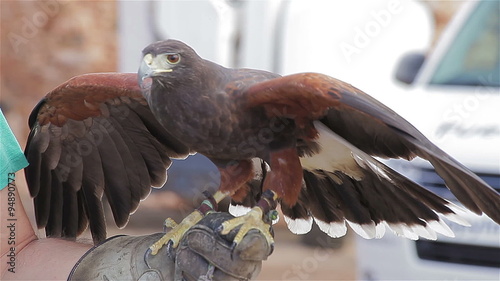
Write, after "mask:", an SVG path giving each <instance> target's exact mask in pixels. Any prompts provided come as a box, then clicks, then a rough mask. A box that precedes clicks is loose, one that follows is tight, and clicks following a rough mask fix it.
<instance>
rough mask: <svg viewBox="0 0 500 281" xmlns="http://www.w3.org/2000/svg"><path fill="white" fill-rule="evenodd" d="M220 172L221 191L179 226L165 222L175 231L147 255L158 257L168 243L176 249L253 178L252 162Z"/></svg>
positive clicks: (168, 221)
mask: <svg viewBox="0 0 500 281" xmlns="http://www.w3.org/2000/svg"><path fill="white" fill-rule="evenodd" d="M214 162H216V161H214ZM216 163H217V162H216ZM219 171H220V174H221V183H220V187H219V191H217V192H216V193H215V194H214V196H213V198H209V199H207V200H205V201H203V203H202V204H201V206H200V207H199V208H198V209H196V210H194V211H193V212H192V213H191V214H189V215H188V216H187V217H185V218H184V219H183V220H182V222H181V223H179V224H176V223H175V222H174V221H173V220H172V219H167V220H165V226H167V227H169V226H173V229H172V230H170V231H169V232H167V233H166V234H165V235H164V236H163V237H162V238H161V239H160V240H158V241H157V242H155V243H154V244H153V245H151V247H149V250H148V253H147V254H149V253H151V254H152V255H156V254H157V253H158V251H159V250H160V249H161V248H162V247H163V245H165V244H167V243H172V244H171V246H172V247H173V248H176V247H177V246H178V245H179V242H180V241H181V239H182V237H183V236H184V234H185V233H186V232H187V231H188V230H189V229H190V228H191V227H192V226H193V225H195V224H196V223H198V222H199V221H200V220H201V219H202V218H203V217H204V215H205V214H206V213H207V212H209V211H212V210H215V208H216V206H215V205H216V204H217V203H219V202H220V201H221V200H222V199H224V198H225V197H227V196H232V195H233V194H234V193H235V192H236V191H237V190H238V189H240V188H241V187H242V186H244V185H245V183H246V182H247V181H249V180H250V179H251V178H252V177H253V168H252V162H251V161H249V160H242V161H237V162H232V163H230V164H227V165H224V166H222V167H219Z"/></svg>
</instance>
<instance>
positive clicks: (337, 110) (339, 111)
mask: <svg viewBox="0 0 500 281" xmlns="http://www.w3.org/2000/svg"><path fill="white" fill-rule="evenodd" d="M244 98H245V99H246V100H245V103H246V104H247V106H248V107H249V108H255V107H263V108H264V109H265V111H266V113H267V115H268V116H270V117H280V118H290V119H293V120H294V121H295V123H296V125H297V127H298V128H299V132H301V133H300V134H299V135H298V143H299V144H301V146H304V147H306V149H305V152H304V153H303V155H302V158H301V163H302V166H303V168H304V181H305V184H306V188H305V189H303V190H302V193H301V195H300V197H299V202H298V204H296V205H295V206H284V212H285V214H286V215H288V216H289V217H290V218H291V219H292V221H291V223H292V224H293V225H295V226H297V227H298V228H302V229H305V231H307V229H308V228H310V224H311V223H312V220H313V219H312V217H311V215H312V216H313V217H314V218H315V219H316V221H317V222H318V224H319V226H320V228H322V230H323V231H325V232H327V233H329V234H330V235H331V236H340V235H343V234H344V233H345V230H346V227H345V223H344V220H347V222H349V224H350V225H351V226H353V228H354V229H355V230H357V232H358V233H359V234H361V235H362V236H365V237H375V236H381V235H380V234H383V228H380V227H379V226H380V225H381V223H382V222H385V223H387V224H389V225H390V226H391V228H392V229H393V230H394V231H395V232H397V233H398V234H403V235H405V236H409V237H410V238H413V237H414V235H413V234H411V232H413V233H417V234H419V235H421V236H427V237H430V238H433V236H435V233H433V232H431V231H430V230H429V228H434V230H436V231H438V232H442V233H444V234H450V233H449V231H448V230H449V229H446V228H447V227H446V228H443V224H442V223H441V221H440V219H439V216H438V215H437V214H438V213H440V214H444V215H448V216H449V217H450V218H452V219H456V217H454V212H453V210H452V207H451V205H452V204H451V203H450V202H448V201H446V200H444V199H442V198H440V197H438V196H436V195H434V194H433V193H431V192H429V191H427V190H426V189H424V188H423V187H421V186H419V185H418V184H416V183H414V182H412V181H410V180H408V179H407V178H405V177H404V176H402V175H400V174H398V173H397V172H395V171H393V170H392V169H390V168H389V167H387V166H385V165H384V164H382V163H381V162H379V161H377V160H376V159H375V158H373V156H377V157H382V158H403V159H407V160H410V159H413V158H414V157H416V156H418V157H421V158H423V159H426V160H428V161H429V162H430V163H431V164H432V165H433V166H434V168H435V170H436V172H437V173H438V174H439V175H440V176H441V177H442V178H443V179H444V181H445V183H446V186H447V187H448V188H449V189H450V190H451V191H452V192H453V194H454V195H455V196H456V197H457V199H458V200H459V201H460V202H461V203H462V204H463V205H464V206H466V207H467V208H468V209H470V210H472V211H473V212H475V213H477V214H481V213H482V212H484V213H486V214H487V215H488V216H489V217H491V218H492V219H493V220H494V221H496V222H497V223H500V196H499V194H498V193H497V192H496V191H495V190H494V189H493V188H491V187H490V186H488V185H487V184H486V183H485V182H484V181H483V180H482V179H480V178H479V177H478V176H477V175H475V174H474V173H473V172H471V171H470V170H468V169H467V168H466V167H464V166H463V165H462V164H460V163H459V162H458V161H456V160H455V159H453V158H452V157H451V156H449V155H448V154H446V153H445V152H443V151H442V150H441V149H439V148H438V147H437V146H435V145H434V144H433V143H431V142H430V141H429V140H428V139H427V138H426V137H425V136H424V135H423V134H422V133H420V132H419V131H418V130H417V129H416V128H415V127H413V126H412V125H411V124H410V123H408V122H407V121H406V120H405V119H403V118H402V117H401V116H399V115H398V114H396V113H395V112H394V111H392V110H391V109H389V108H388V107H386V106H385V105H383V104H382V103H380V102H378V101H377V100H375V99H374V98H372V97H371V96H369V95H367V94H365V93H363V92H362V91H360V90H359V89H357V88H355V87H353V86H351V85H349V84H347V83H345V82H342V81H340V80H337V79H334V78H331V77H328V76H325V75H321V74H315V73H302V74H295V75H290V76H284V77H281V78H276V79H272V80H268V81H265V82H261V83H258V84H255V85H253V86H252V87H250V88H249V89H248V90H247V91H246V93H245V96H244ZM307 147H309V149H307ZM299 148H300V146H299ZM436 222H437V223H438V224H439V225H440V226H438V224H436ZM359 226H361V227H359ZM429 226H430V227H429ZM301 231H303V230H301V229H297V230H296V232H301ZM417 237H418V236H417Z"/></svg>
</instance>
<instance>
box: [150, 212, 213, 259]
mask: <svg viewBox="0 0 500 281" xmlns="http://www.w3.org/2000/svg"><path fill="white" fill-rule="evenodd" d="M202 218H203V215H202V214H201V213H200V212H199V211H198V210H195V211H194V212H192V213H191V214H189V216H187V217H186V218H184V219H183V220H182V222H181V223H179V224H177V223H176V222H174V220H172V219H166V220H165V222H164V225H166V226H172V225H174V228H173V229H172V230H170V231H169V232H167V233H165V235H163V237H161V238H160V240H158V241H156V242H155V243H154V244H153V245H151V246H150V247H149V249H150V250H151V255H153V256H154V255H156V254H158V251H159V250H160V249H161V248H162V247H163V246H164V245H166V244H167V243H169V242H171V243H172V245H171V247H172V248H177V246H178V245H179V242H180V241H181V239H182V237H183V236H184V234H185V233H186V232H187V231H188V230H189V229H190V228H191V227H192V226H193V225H195V224H196V223H198V222H199V221H200V220H201V219H202Z"/></svg>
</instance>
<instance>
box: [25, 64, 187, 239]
mask: <svg viewBox="0 0 500 281" xmlns="http://www.w3.org/2000/svg"><path fill="white" fill-rule="evenodd" d="M136 84H137V78H136V75H135V74H112V73H108V74H103V73H101V74H88V75H82V76H78V77H75V78H73V79H71V80H69V81H67V82H65V83H64V84H62V85H61V86H59V87H57V88H56V89H54V90H53V91H52V92H50V93H49V94H47V96H46V97H45V98H44V99H43V100H42V101H41V102H40V103H39V104H38V105H37V106H36V107H35V109H34V110H33V112H32V113H31V115H30V118H29V122H30V128H31V132H30V136H29V138H28V142H27V145H26V149H25V154H26V157H27V159H28V161H29V162H30V165H29V166H28V167H27V168H26V169H25V174H26V180H27V183H28V187H29V189H30V194H31V195H32V196H33V197H34V202H35V213H36V218H37V225H38V227H40V228H43V227H45V228H46V233H47V235H49V236H55V237H59V236H62V237H75V236H77V235H79V234H80V233H81V232H82V231H83V230H84V229H85V228H86V227H87V225H90V230H91V233H92V236H93V239H94V242H96V243H97V242H99V241H102V240H103V239H105V238H106V224H105V219H104V211H103V205H102V196H103V195H104V194H106V197H107V199H108V202H109V204H110V206H111V209H112V212H113V217H114V219H115V222H116V224H117V225H118V226H120V227H122V226H124V225H125V224H126V223H127V221H128V218H129V215H130V214H131V213H132V212H134V211H135V210H136V208H137V206H138V204H139V202H140V200H141V199H144V198H145V197H146V196H147V195H148V194H149V192H150V190H151V186H152V185H154V186H161V185H162V184H163V183H164V182H165V180H166V168H168V167H169V166H170V164H171V159H170V158H171V157H175V158H181V157H186V156H187V155H188V154H189V153H190V152H191V151H190V149H189V148H188V147H186V146H185V145H184V144H182V143H181V142H179V141H178V140H177V139H175V138H173V136H172V135H171V134H170V133H169V132H167V131H166V130H165V129H164V128H163V126H162V125H161V124H159V123H158V121H157V120H156V119H155V118H154V116H153V114H152V112H151V111H150V109H149V107H148V105H147V102H146V101H145V99H144V98H143V96H142V94H141V92H140V89H139V87H138V86H137V85H136Z"/></svg>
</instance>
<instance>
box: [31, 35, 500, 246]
mask: <svg viewBox="0 0 500 281" xmlns="http://www.w3.org/2000/svg"><path fill="white" fill-rule="evenodd" d="M143 55H144V58H143V62H142V65H141V68H140V71H139V82H140V86H141V88H142V89H141V90H142V94H143V95H144V98H143V97H142V96H141V95H140V91H141V90H140V89H139V88H138V85H136V84H137V83H136V82H134V81H133V80H134V79H136V78H135V77H134V75H132V74H94V75H87V76H80V77H77V78H74V79H73V80H70V81H68V82H66V83H65V84H63V85H61V86H60V87H58V88H56V89H55V90H54V91H52V92H51V93H49V94H48V95H47V96H46V98H45V99H44V100H43V101H42V103H41V104H40V105H39V106H38V107H37V108H36V109H35V110H34V112H33V113H32V116H31V117H30V126H31V128H32V132H31V134H30V139H29V141H28V144H27V149H26V155H27V157H28V159H29V160H30V163H31V165H30V166H29V167H28V168H27V170H26V175H27V180H28V184H29V186H30V191H31V194H32V196H34V197H35V206H36V211H37V222H38V225H39V227H46V229H47V233H48V234H50V235H53V236H74V235H75V234H78V233H79V232H80V231H81V230H82V229H83V228H84V227H85V225H86V222H87V220H89V221H90V227H91V230H92V233H93V234H94V238H95V239H96V241H98V240H101V239H102V238H103V237H104V236H105V232H104V230H103V227H104V224H103V218H102V205H101V202H100V197H101V196H102V194H103V193H106V195H107V197H108V200H109V202H110V204H111V207H112V211H113V214H114V217H115V221H116V222H117V224H118V225H119V226H123V225H124V224H125V223H126V221H127V219H128V216H129V214H130V213H131V212H132V211H133V210H135V208H136V207H137V205H138V202H139V200H140V199H142V198H144V197H145V196H146V195H147V194H148V192H149V186H150V185H155V186H157V185H161V183H162V182H163V180H164V179H165V173H164V169H166V168H168V166H169V164H170V158H182V157H186V156H187V155H188V154H189V153H194V152H198V153H201V154H203V155H205V156H207V157H208V158H209V159H211V160H212V161H213V162H214V163H215V164H216V165H217V167H218V168H219V171H220V172H221V186H220V190H222V191H225V192H229V193H231V194H233V195H234V197H233V199H235V200H236V201H237V202H242V203H245V204H246V205H252V202H255V200H257V199H258V196H259V194H261V191H262V190H260V189H261V188H262V189H264V190H265V189H271V190H273V191H275V192H276V193H277V194H278V195H279V198H280V201H281V205H282V209H283V212H284V214H285V215H286V216H287V217H289V219H287V221H288V222H289V226H290V227H291V228H292V231H294V232H296V233H303V232H306V231H308V229H310V226H311V223H312V221H313V217H314V218H315V220H316V222H317V223H318V224H319V226H320V228H321V229H322V230H323V231H325V232H327V233H328V234H329V235H331V236H341V235H343V234H345V230H346V226H345V221H347V222H349V224H350V225H351V226H352V227H353V228H354V229H355V230H356V231H357V232H358V233H359V234H360V235H362V236H364V237H367V238H372V237H379V236H381V235H382V234H383V230H382V229H383V227H381V226H383V224H382V223H383V222H385V223H387V224H388V225H389V226H390V227H391V228H392V229H393V230H394V231H395V232H397V233H400V234H403V235H407V234H408V231H410V232H412V231H413V232H416V233H417V234H419V235H422V236H429V237H432V236H433V234H432V233H434V232H433V231H434V230H435V231H438V232H441V233H443V234H447V235H450V232H451V231H450V230H449V229H448V228H447V227H446V226H443V223H442V221H441V218H440V217H439V215H438V214H442V215H445V216H448V217H450V218H452V219H454V210H453V207H452V205H453V204H451V203H450V202H448V201H446V200H444V199H442V198H440V197H438V196H436V195H434V194H433V193H431V192H429V191H427V190H426V189H424V188H423V187H421V186H419V185H418V184H416V183H414V182H412V181H410V180H408V179H407V178H405V177H404V176H402V175H400V174H398V173H397V172H395V171H393V170H392V169H390V168H389V167H387V166H385V165H384V164H382V163H381V162H379V161H377V160H376V159H375V158H373V157H374V156H377V157H382V158H403V159H407V160H410V159H412V158H414V157H417V156H418V157H421V158H423V159H427V160H428V161H429V162H430V163H431V164H432V165H433V166H434V167H435V168H436V172H437V173H438V174H439V175H440V176H441V177H442V178H443V179H444V181H445V182H446V185H447V186H448V188H450V190H451V191H452V192H453V193H454V194H455V195H456V197H457V198H458V199H459V201H460V202H461V203H462V204H464V206H465V207H467V208H468V209H470V210H472V211H473V212H475V213H478V214H481V213H482V212H484V213H486V214H487V215H488V216H490V217H491V218H492V219H493V220H495V221H496V222H497V223H500V196H499V195H498V193H497V192H496V191H495V190H494V189H492V188H491V187H490V186H488V185H487V184H486V183H484V181H482V180H481V179H480V178H479V177H477V176H476V175H475V174H474V173H472V172H471V171H469V170H468V169H467V168H465V167H464V166H463V165H461V164H460V163H458V162H457V161H456V160H454V159H453V158H452V157H450V156H449V155H447V154H446V153H445V152H443V151H442V150H440V149H439V148H438V147H436V146H435V145H434V144H432V143H431V142H430V141H429V140H428V139H427V138H426V137H425V136H423V135H422V134H421V133H420V132H419V131H418V130H417V129H415V128H414V127H413V126H412V125H411V124H409V123H408V122H407V121H405V120H404V119H403V118H402V117H400V116H399V115H397V114H396V113H395V112H393V111H392V110H390V109H389V108H387V107H386V106H384V105H383V104H381V103H380V102H378V101H376V100H375V99H373V98H372V97H370V96H368V95H366V94H365V93H363V92H362V91H360V90H358V89H356V88H355V87H353V86H351V85H349V84H347V83H344V82H342V81H339V80H336V79H334V78H331V77H328V76H325V75H321V74H316V73H303V74H295V75H290V76H284V77H280V76H279V75H277V74H273V73H269V72H265V71H259V70H250V69H228V68H224V67H222V66H219V65H217V64H214V63H212V62H210V61H206V60H203V59H202V58H200V57H199V56H198V55H197V54H196V53H195V52H194V51H193V50H192V49H191V48H189V47H188V46H186V45H185V44H183V43H182V42H179V41H175V40H168V41H163V42H157V43H154V44H151V45H150V46H148V47H147V48H145V49H144V51H143ZM146 101H147V103H146ZM148 105H149V106H148ZM160 124H161V125H160ZM96 132H98V134H96ZM101 133H102V137H101V138H98V140H96V135H100V134H101ZM82 143H85V145H86V146H84V148H85V149H82V147H81V146H83V145H82ZM68 155H70V156H68ZM69 158H74V159H76V160H77V161H76V162H73V164H71V163H68V161H67V160H65V159H69ZM254 158H259V159H262V160H263V161H265V162H266V163H267V165H268V169H264V170H265V177H264V179H263V183H262V185H258V184H257V185H256V184H252V185H250V184H249V183H248V182H249V181H251V180H252V179H253V176H254V168H253V165H252V162H251V160H252V159H254ZM61 171H65V172H64V173H61ZM38 182H40V183H39V184H38ZM256 189H257V190H256ZM255 197H257V198H255ZM436 223H437V224H436ZM432 229H434V230H432ZM407 236H411V235H407Z"/></svg>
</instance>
